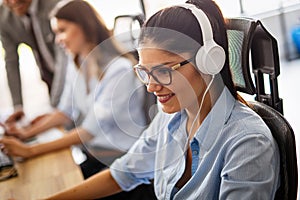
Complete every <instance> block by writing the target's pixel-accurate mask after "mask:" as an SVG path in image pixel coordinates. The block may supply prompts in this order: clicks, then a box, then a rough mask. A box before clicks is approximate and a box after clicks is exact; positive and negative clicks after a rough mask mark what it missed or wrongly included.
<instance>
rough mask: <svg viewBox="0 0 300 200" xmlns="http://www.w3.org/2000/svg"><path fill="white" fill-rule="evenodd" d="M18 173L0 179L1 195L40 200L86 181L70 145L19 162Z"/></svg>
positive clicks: (17, 199)
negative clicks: (8, 177) (7, 178)
mask: <svg viewBox="0 0 300 200" xmlns="http://www.w3.org/2000/svg"><path fill="white" fill-rule="evenodd" d="M16 169H17V171H18V176H17V177H14V178H11V179H9V180H6V181H2V182H0V199H1V200H7V199H9V198H13V199H15V200H38V199H43V198H45V197H48V196H49V195H51V194H53V193H56V192H58V191H61V190H63V189H65V188H69V187H71V186H74V185H76V184H78V183H80V182H81V181H83V176H82V173H81V170H80V167H79V166H78V165H76V163H75V162H74V161H73V157H72V154H71V149H70V148H67V149H63V150H60V151H55V152H51V153H48V154H44V155H41V156H37V157H35V158H31V159H28V160H25V161H23V162H17V163H16Z"/></svg>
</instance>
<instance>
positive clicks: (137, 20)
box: [113, 4, 158, 124]
mask: <svg viewBox="0 0 300 200" xmlns="http://www.w3.org/2000/svg"><path fill="white" fill-rule="evenodd" d="M142 5H143V4H142ZM143 9H144V8H143ZM144 20H145V16H144V14H133V15H119V16H116V17H115V20H114V26H113V33H114V36H115V37H116V38H117V40H118V41H120V42H121V43H122V44H124V45H125V48H127V51H128V52H131V53H133V55H134V56H135V57H136V59H137V60H138V54H137V51H136V47H137V39H138V36H139V29H140V27H141V26H142V24H143V23H144ZM144 88H145V102H144V110H145V115H146V120H147V124H149V123H150V122H151V121H152V119H153V118H154V116H155V115H156V113H157V112H158V109H157V104H156V103H157V102H156V97H155V95H154V94H152V93H149V92H147V91H146V87H144Z"/></svg>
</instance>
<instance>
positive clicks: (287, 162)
mask: <svg viewBox="0 0 300 200" xmlns="http://www.w3.org/2000/svg"><path fill="white" fill-rule="evenodd" d="M248 103H249V104H250V106H251V108H252V109H253V110H254V111H255V112H256V113H258V114H259V115H260V116H261V117H262V119H263V120H264V122H265V123H266V124H267V125H268V127H269V128H270V130H271V132H272V134H273V137H274V138H275V140H276V142H277V144H278V147H279V151H280V179H281V185H280V188H279V189H278V190H277V192H276V197H275V199H278V200H284V199H289V200H291V199H297V190H298V171H297V157H296V145H295V136H294V132H293V129H292V127H291V126H290V124H289V123H288V121H287V120H286V119H285V118H284V117H283V115H282V114H281V113H279V112H278V111H276V110H275V109H273V108H271V107H269V106H267V105H266V104H263V103H260V102H257V101H252V102H248Z"/></svg>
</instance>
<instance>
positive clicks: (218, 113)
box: [195, 87, 236, 151]
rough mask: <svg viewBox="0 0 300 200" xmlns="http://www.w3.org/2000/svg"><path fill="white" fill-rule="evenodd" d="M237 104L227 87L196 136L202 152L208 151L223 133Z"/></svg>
mask: <svg viewBox="0 0 300 200" xmlns="http://www.w3.org/2000/svg"><path fill="white" fill-rule="evenodd" d="M235 102H236V99H235V98H234V97H233V96H232V95H231V93H230V92H229V90H228V89H227V87H224V89H223V91H222V93H221V95H220V96H219V98H218V100H217V101H216V103H215V105H214V106H213V108H212V109H211V111H210V112H209V113H208V115H207V116H206V118H205V119H204V121H203V122H202V124H201V126H200V128H199V129H198V131H197V133H196V134H195V138H196V139H197V140H198V141H199V144H200V148H201V149H202V150H205V151H208V150H209V149H210V147H211V146H212V144H213V143H214V141H216V138H217V137H218V136H219V134H220V133H222V129H223V127H224V125H225V124H226V123H227V121H228V119H229V117H230V115H231V113H232V110H233V107H234V104H235Z"/></svg>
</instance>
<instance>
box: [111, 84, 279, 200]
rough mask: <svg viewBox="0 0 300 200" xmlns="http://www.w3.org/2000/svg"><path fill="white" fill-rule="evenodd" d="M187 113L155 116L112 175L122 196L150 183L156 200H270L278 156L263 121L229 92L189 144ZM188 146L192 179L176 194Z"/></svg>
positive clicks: (276, 184)
mask: <svg viewBox="0 0 300 200" xmlns="http://www.w3.org/2000/svg"><path fill="white" fill-rule="evenodd" d="M186 122H187V115H186V112H185V111H182V112H179V113H175V114H172V115H169V114H166V113H163V112H159V113H158V114H157V116H156V117H155V119H154V121H153V122H152V123H151V125H150V126H149V128H148V129H147V130H145V131H144V133H143V134H142V136H141V137H140V140H139V141H138V142H136V143H135V145H134V146H133V147H132V148H131V149H130V151H129V152H128V153H127V154H126V155H124V156H123V157H121V158H120V159H118V160H116V161H115V162H114V163H113V164H112V166H111V168H110V170H111V173H112V176H113V177H114V179H115V180H116V181H117V183H118V184H119V185H120V187H121V188H122V189H123V190H131V189H133V188H134V187H136V186H137V185H139V184H141V183H149V182H150V180H151V179H153V178H154V187H155V193H156V196H157V198H158V199H191V200H194V199H249V200H253V199H274V195H275V192H276V190H277V188H278V187H279V184H280V183H279V166H280V164H279V150H278V147H277V144H276V142H275V140H274V139H273V137H272V134H271V132H270V130H269V129H268V127H267V126H266V125H265V124H264V122H263V121H262V119H261V118H260V117H259V116H258V115H257V114H256V113H255V112H253V111H252V110H251V109H250V108H248V107H246V106H245V105H243V104H242V103H240V102H239V101H237V100H235V99H234V98H233V97H232V95H231V94H230V92H229V90H228V89H227V88H224V90H223V92H222V94H221V95H220V97H219V98H218V100H217V102H216V103H215V105H214V106H213V108H212V110H211V111H210V113H209V114H208V116H207V117H206V118H205V120H204V121H203V123H202V124H201V126H200V127H199V128H198V130H197V132H196V134H195V136H194V138H193V139H192V140H191V142H189V140H188V134H187V132H186ZM188 145H190V146H191V149H193V150H194V153H193V156H192V157H193V161H192V162H193V164H192V168H193V173H194V174H193V175H192V177H191V178H190V180H189V181H188V182H187V183H186V184H185V185H184V186H183V187H182V188H180V189H179V190H178V191H177V190H176V187H175V184H176V183H177V182H178V180H179V179H180V178H181V176H182V175H183V173H184V170H185V162H186V150H187V147H188Z"/></svg>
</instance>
